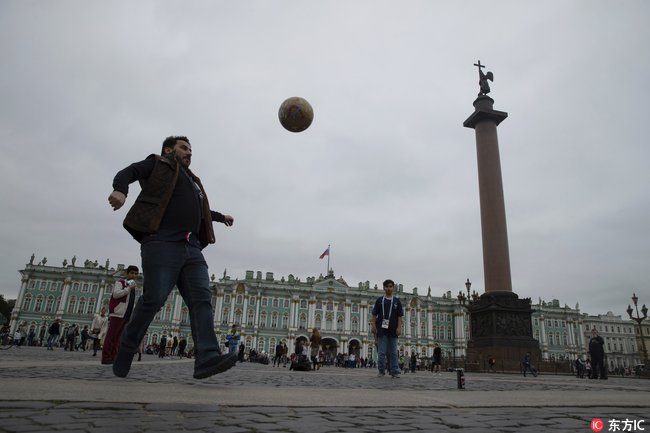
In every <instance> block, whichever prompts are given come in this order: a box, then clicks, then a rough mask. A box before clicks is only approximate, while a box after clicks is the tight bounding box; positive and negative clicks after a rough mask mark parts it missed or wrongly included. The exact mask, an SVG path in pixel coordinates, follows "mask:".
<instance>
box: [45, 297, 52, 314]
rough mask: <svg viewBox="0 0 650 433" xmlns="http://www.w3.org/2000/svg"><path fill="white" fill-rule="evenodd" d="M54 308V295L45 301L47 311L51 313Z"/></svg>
mask: <svg viewBox="0 0 650 433" xmlns="http://www.w3.org/2000/svg"><path fill="white" fill-rule="evenodd" d="M53 308H54V296H48V297H47V302H46V303H45V312H46V313H51V312H52V309H53Z"/></svg>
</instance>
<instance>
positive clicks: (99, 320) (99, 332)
mask: <svg viewBox="0 0 650 433" xmlns="http://www.w3.org/2000/svg"><path fill="white" fill-rule="evenodd" d="M107 326H108V318H107V317H106V307H102V309H101V310H100V311H99V313H97V314H95V317H93V322H92V324H91V325H90V336H91V337H92V339H93V356H97V351H99V350H100V349H101V344H102V338H103V337H104V335H105V333H106V328H107Z"/></svg>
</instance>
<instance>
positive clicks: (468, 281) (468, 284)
mask: <svg viewBox="0 0 650 433" xmlns="http://www.w3.org/2000/svg"><path fill="white" fill-rule="evenodd" d="M465 287H467V299H469V288H470V287H472V282H471V281H470V280H469V278H468V279H467V281H465Z"/></svg>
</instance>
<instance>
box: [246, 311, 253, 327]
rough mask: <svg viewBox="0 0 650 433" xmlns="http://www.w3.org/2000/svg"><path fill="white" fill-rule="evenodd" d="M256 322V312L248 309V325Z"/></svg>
mask: <svg viewBox="0 0 650 433" xmlns="http://www.w3.org/2000/svg"><path fill="white" fill-rule="evenodd" d="M254 324H255V312H254V311H253V310H248V316H247V318H246V326H253V325H254Z"/></svg>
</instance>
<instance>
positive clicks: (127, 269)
mask: <svg viewBox="0 0 650 433" xmlns="http://www.w3.org/2000/svg"><path fill="white" fill-rule="evenodd" d="M131 271H136V272H140V270H139V269H138V267H137V266H135V265H129V267H128V268H126V273H127V274H128V273H129V272H131Z"/></svg>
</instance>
